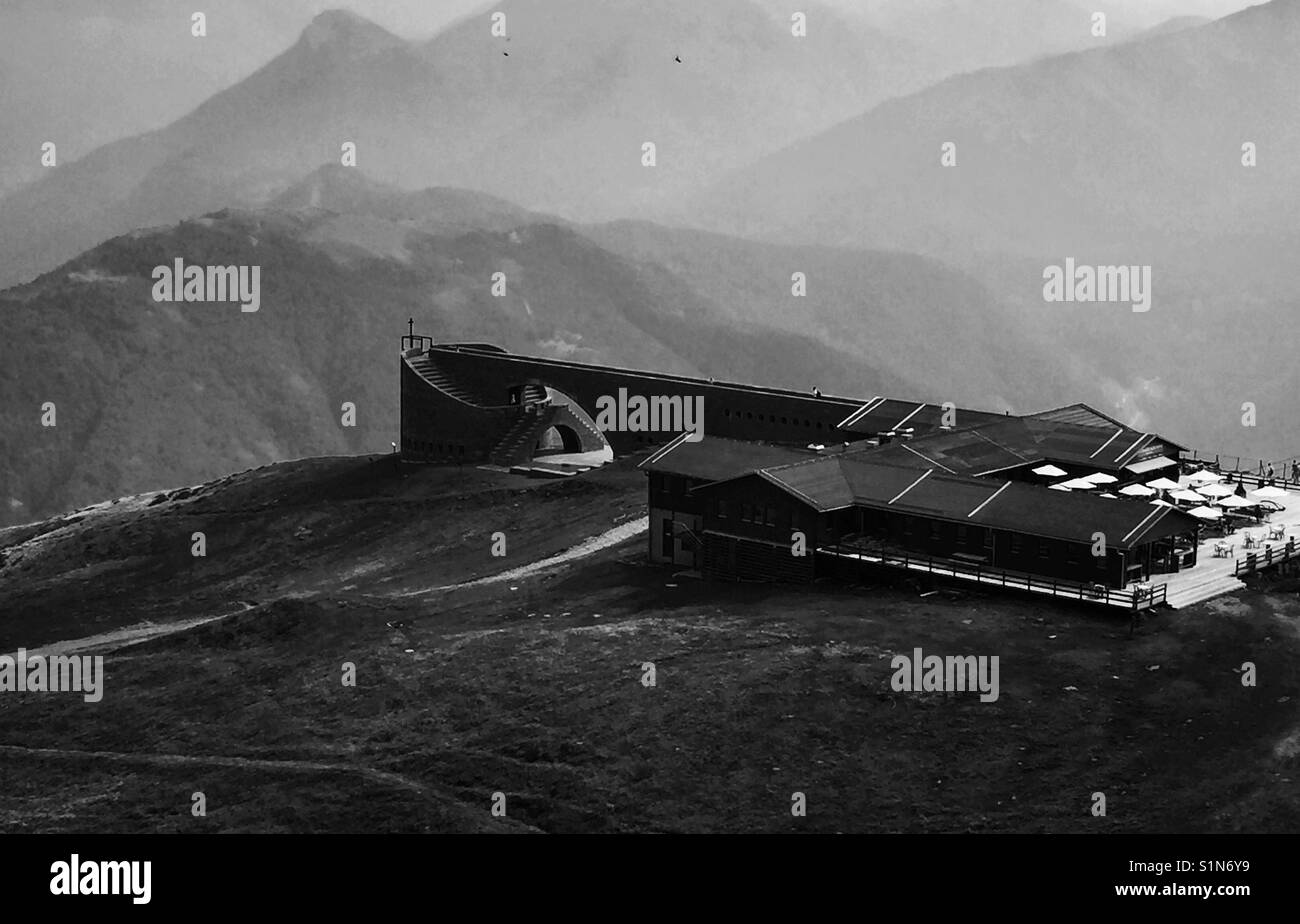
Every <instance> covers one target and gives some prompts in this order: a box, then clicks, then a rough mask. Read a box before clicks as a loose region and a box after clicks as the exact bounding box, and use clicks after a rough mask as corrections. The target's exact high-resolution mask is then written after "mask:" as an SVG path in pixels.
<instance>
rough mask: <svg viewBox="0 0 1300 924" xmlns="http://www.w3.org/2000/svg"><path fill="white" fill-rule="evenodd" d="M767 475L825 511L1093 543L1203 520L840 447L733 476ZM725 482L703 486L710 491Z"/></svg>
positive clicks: (1151, 535)
mask: <svg viewBox="0 0 1300 924" xmlns="http://www.w3.org/2000/svg"><path fill="white" fill-rule="evenodd" d="M746 478H762V479H764V480H765V481H767V482H769V483H771V484H774V485H776V486H777V487H779V488H781V489H782V490H784V491H786V492H787V493H788V494H790V495H791V496H792V497H794V498H797V499H798V500H800V501H801V502H803V503H805V504H807V505H808V506H810V507H812V508H813V509H815V510H818V511H820V512H823V513H824V512H827V511H830V510H837V509H841V508H844V507H849V506H858V507H866V508H869V509H874V510H892V511H897V512H898V513H903V514H910V515H912V516H918V517H927V518H930V519H939V520H948V521H952V522H957V523H969V524H971V525H975V526H986V527H991V528H994V529H1002V530H1007V531H1008V532H1017V533H1022V534H1024V535H1031V536H1041V537H1045V538H1051V539H1063V540H1067V541H1070V542H1082V543H1089V544H1090V543H1092V542H1093V541H1094V540H1093V535H1094V534H1095V533H1098V532H1100V533H1102V534H1103V535H1104V536H1105V537H1106V544H1107V545H1108V546H1110V547H1112V548H1118V549H1127V548H1132V547H1133V546H1136V545H1140V544H1141V543H1143V542H1149V541H1151V540H1152V539H1155V538H1159V537H1162V536H1168V535H1172V534H1174V533H1181V532H1187V531H1190V530H1192V529H1194V528H1195V527H1196V525H1197V520H1196V519H1195V518H1194V517H1192V516H1189V515H1188V514H1186V513H1183V512H1182V511H1179V510H1176V509H1174V508H1171V507H1155V506H1152V505H1151V504H1150V503H1148V502H1147V501H1145V500H1131V499H1129V498H1107V497H1097V496H1094V495H1088V494H1082V493H1075V492H1063V491H1052V490H1049V489H1048V488H1045V487H1042V486H1039V485H1033V484H1027V483H1024V482H1018V481H1001V480H999V479H995V478H975V477H970V476H964V475H953V474H949V473H947V472H943V471H940V470H939V469H936V468H930V469H924V470H918V469H916V468H913V467H904V466H900V465H892V464H888V463H886V462H883V461H881V460H879V459H877V458H876V456H875V454H872V453H849V454H839V455H835V456H831V457H827V458H814V459H810V460H804V461H801V462H796V463H792V464H788V465H781V466H775V467H772V468H765V469H761V470H759V471H757V472H754V473H751V474H746V475H740V476H737V478H734V479H729V482H735V481H739V480H742V479H746ZM725 483H728V482H719V483H715V484H712V485H705V486H703V487H700V488H696V493H701V494H704V495H707V494H708V493H710V492H711V491H713V490H717V489H719V488H720V487H721V485H722V484H725Z"/></svg>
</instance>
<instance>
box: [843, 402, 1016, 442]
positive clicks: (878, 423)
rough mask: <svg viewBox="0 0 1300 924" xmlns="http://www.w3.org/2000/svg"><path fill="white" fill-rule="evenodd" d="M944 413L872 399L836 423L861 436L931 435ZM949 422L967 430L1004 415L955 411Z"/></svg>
mask: <svg viewBox="0 0 1300 924" xmlns="http://www.w3.org/2000/svg"><path fill="white" fill-rule="evenodd" d="M946 412H947V411H946V409H945V408H944V407H943V405H941V404H931V403H929V402H925V401H907V400H903V399H900V398H880V397H876V398H872V399H871V400H870V401H868V402H866V403H865V404H863V405H862V406H861V407H860V408H858V409H857V410H856V411H854V412H853V413H852V414H849V415H848V416H847V417H845V418H844V420H843V421H841V422H840V429H841V430H844V431H846V432H849V433H865V434H867V435H869V436H875V435H876V434H877V433H886V432H889V431H891V430H905V429H907V428H911V429H913V430H914V431H915V432H916V433H918V434H922V433H932V432H937V431H940V430H941V428H942V427H943V424H944V419H945V414H946ZM952 419H953V421H954V422H955V425H956V426H959V427H968V426H975V425H977V424H982V423H991V422H993V421H995V420H1002V419H1004V415H1002V414H994V413H992V412H990V411H973V410H968V409H964V408H956V409H954V412H953V414H952Z"/></svg>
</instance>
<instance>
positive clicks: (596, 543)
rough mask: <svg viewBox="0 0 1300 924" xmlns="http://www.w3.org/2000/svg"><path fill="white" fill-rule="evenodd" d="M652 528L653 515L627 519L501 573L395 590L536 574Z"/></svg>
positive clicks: (415, 594)
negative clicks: (538, 559) (449, 582)
mask: <svg viewBox="0 0 1300 924" xmlns="http://www.w3.org/2000/svg"><path fill="white" fill-rule="evenodd" d="M649 528H650V518H649V517H641V518H640V519H637V520H629V521H628V522H626V523H623V524H620V525H619V526H615V527H614V528H613V529H610V530H606V531H605V532H603V533H601V534H600V535H599V536H592V537H591V538H590V539H584V540H583V541H582V542H580V543H578V544H577V545H575V546H573V547H572V548H569V549H565V550H564V551H563V552H560V553H559V554H558V555H552V556H551V557H550V558H543V559H541V560H540V561H535V562H533V563H532V564H528V565H520V566H519V567H518V568H511V569H510V570H509V571H502V572H501V573H500V574H491V575H488V576H487V577H481V578H475V579H474V580H472V581H461V582H460V583H459V584H443V585H441V586H439V587H425V588H422V589H420V590H408V591H406V592H404V593H400V594H394V596H398V597H418V596H419V595H420V594H430V593H436V592H438V591H442V590H459V589H461V588H465V587H479V586H481V585H483V584H495V583H498V582H500V581H515V580H518V579H519V578H525V577H528V576H529V575H532V574H536V573H537V572H539V571H545V570H546V569H547V568H553V567H555V566H556V565H562V564H564V563H566V562H570V561H576V560H577V559H579V558H585V557H586V556H588V555H592V554H595V553H596V552H599V551H600V550H601V549H607V548H609V547H610V546H615V545H618V544H619V543H620V542H626V541H627V540H628V539H631V538H632V537H633V536H637V535H640V534H641V533H643V532H645V531H646V530H648V529H649Z"/></svg>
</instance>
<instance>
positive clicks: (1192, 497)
mask: <svg viewBox="0 0 1300 924" xmlns="http://www.w3.org/2000/svg"><path fill="white" fill-rule="evenodd" d="M1169 496H1170V497H1172V498H1173V499H1174V500H1180V501H1187V503H1189V504H1199V503H1201V502H1202V501H1204V500H1205V498H1204V497H1202V496H1201V495H1200V494H1197V493H1196V492H1195V491H1188V490H1187V489H1186V488H1184V489H1182V490H1181V491H1170V492H1169Z"/></svg>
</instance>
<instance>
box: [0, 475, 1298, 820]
mask: <svg viewBox="0 0 1300 924" xmlns="http://www.w3.org/2000/svg"><path fill="white" fill-rule="evenodd" d="M643 500H644V479H643V476H642V475H641V474H640V473H639V472H637V471H635V470H633V469H632V468H630V466H628V465H627V464H626V463H620V464H618V465H615V466H614V467H612V468H608V469H603V470H599V471H596V472H592V473H588V474H587V475H584V476H582V477H581V478H579V479H576V480H574V481H569V482H565V483H553V482H530V481H526V480H522V479H519V478H512V477H510V476H502V475H495V474H492V473H487V472H479V471H476V470H472V469H471V470H466V471H464V472H457V471H455V470H452V469H432V468H425V469H422V470H412V471H409V472H408V473H407V474H406V475H405V476H401V475H398V474H396V473H395V472H394V470H393V468H392V467H391V465H390V464H389V462H388V460H386V459H382V458H369V459H367V458H350V459H322V460H315V461H305V462H297V463H287V464H284V465H276V466H271V467H267V468H262V469H259V470H255V471H251V472H247V473H243V474H241V475H236V476H232V477H229V478H226V479H223V480H222V481H221V482H220V483H216V484H211V485H206V486H203V487H202V488H199V489H198V490H196V491H193V492H178V493H172V494H168V495H166V496H161V497H146V498H141V499H139V500H138V501H133V502H122V503H119V504H115V505H114V504H107V505H103V506H102V507H99V508H96V509H94V510H89V511H81V512H80V513H79V514H77V515H76V516H74V517H68V518H62V519H60V520H57V521H51V522H48V523H44V524H41V525H37V526H31V527H24V528H19V529H9V530H4V531H0V555H3V556H4V557H5V563H4V565H3V567H0V612H3V613H4V616H3V619H0V650H6V651H11V650H12V649H14V648H15V647H17V646H19V645H25V646H26V647H28V648H31V649H35V648H37V647H39V646H46V645H51V644H52V643H56V642H59V641H63V642H71V641H72V640H76V639H82V638H84V637H86V636H92V635H93V636H98V637H99V639H100V640H99V641H98V642H92V643H90V645H89V647H86V648H84V649H82V650H83V651H86V652H98V653H100V654H102V655H103V656H104V657H105V664H106V671H107V681H106V684H105V695H104V698H103V700H102V701H101V702H100V703H98V704H95V705H89V704H85V703H84V702H82V700H81V698H80V697H76V696H62V695H58V696H52V695H51V696H47V695H38V694H8V695H6V696H4V697H3V698H0V727H2V728H3V729H4V732H3V733H2V734H0V763H2V764H3V767H4V771H5V779H6V785H5V787H3V790H0V830H5V831H10V832H16V831H64V832H69V831H128V832H145V831H209V832H216V831H285V830H294V831H318V832H323V831H368V832H384V831H472V830H503V831H527V830H541V831H548V832H595V831H672V832H685V831H733V832H736V831H765V832H787V831H823V832H832V831H871V832H891V831H907V832H963V831H981V832H992V831H1014V832H1039V831H1058V832H1066V831H1068V832H1136V831H1147V832H1234V831H1255V832H1262V831H1275V832H1284V831H1290V830H1294V828H1295V826H1296V825H1297V823H1300V816H1297V814H1296V806H1297V805H1300V798H1297V797H1298V796H1300V792H1297V785H1298V784H1297V781H1296V778H1295V773H1294V769H1295V768H1294V763H1295V759H1296V753H1297V751H1296V745H1295V742H1296V739H1297V734H1298V732H1297V718H1296V710H1295V703H1296V702H1297V701H1300V672H1298V671H1297V668H1296V667H1295V665H1296V664H1297V663H1300V661H1298V659H1297V655H1298V654H1300V637H1298V636H1297V633H1296V618H1297V614H1300V604H1298V603H1297V601H1296V598H1295V596H1294V591H1290V592H1285V593H1282V592H1276V593H1274V592H1270V591H1268V589H1267V588H1266V587H1262V588H1257V589H1254V590H1251V591H1248V592H1245V593H1243V594H1241V595H1239V596H1238V597H1232V598H1223V599H1221V600H1219V601H1215V602H1213V603H1211V604H1208V605H1204V606H1201V607H1197V608H1193V609H1190V610H1185V611H1179V612H1178V613H1177V614H1174V615H1169V616H1159V617H1156V618H1155V619H1154V620H1151V621H1148V623H1147V625H1146V626H1145V627H1144V628H1143V629H1142V630H1141V631H1140V633H1139V635H1138V636H1137V637H1136V638H1135V639H1133V640H1128V639H1127V638H1126V635H1127V621H1126V620H1124V618H1123V616H1122V615H1119V616H1114V615H1109V614H1105V613H1101V612H1099V611H1097V610H1095V609H1089V608H1086V607H1083V608H1081V607H1079V606H1078V605H1068V604H1065V603H1060V604H1054V603H1044V601H1042V600H1041V599H1035V600H1032V601H1029V600H1024V601H1022V600H1019V599H1018V598H1014V597H1012V598H1008V597H1004V596H1000V595H987V596H986V595H983V594H968V593H965V592H948V591H945V592H942V593H939V594H932V595H927V596H924V597H922V596H918V593H917V591H918V590H926V588H918V587H914V586H912V587H909V586H904V585H900V586H897V587H887V586H876V587H870V588H867V587H857V588H849V587H832V586H829V585H826V586H818V587H804V588H799V587H768V586H762V585H730V584H708V583H701V582H698V581H693V580H691V579H689V578H684V577H681V576H676V575H673V574H671V572H668V571H664V570H661V569H659V568H657V567H651V566H647V565H645V564H644V561H643V556H644V541H645V537H644V534H641V535H640V536H638V537H636V538H633V539H631V540H629V541H627V542H626V543H624V544H621V545H616V546H613V547H611V548H608V549H606V550H604V551H600V552H597V553H595V554H593V555H591V556H588V557H585V558H582V559H579V560H575V561H573V562H572V563H570V564H568V565H565V566H563V567H559V568H550V569H543V570H541V571H539V572H537V573H535V574H533V575H531V576H529V577H526V578H518V579H510V580H503V581H498V582H495V583H487V584H480V585H477V586H474V587H464V588H459V589H450V590H435V589H433V588H438V587H443V586H445V585H448V584H453V583H456V582H459V581H463V580H466V579H470V578H475V577H483V576H490V575H492V574H494V573H501V572H503V571H504V570H505V569H508V568H516V567H519V566H520V565H524V564H526V563H528V562H534V561H537V560H539V559H542V558H545V557H547V556H550V555H552V554H554V553H555V552H557V551H560V550H562V549H565V548H568V547H570V546H573V545H576V544H577V543H579V542H580V541H581V540H583V539H585V538H587V537H589V536H592V535H596V534H598V533H600V532H602V531H604V530H606V529H609V528H611V527H614V526H618V525H619V524H625V523H627V522H629V521H630V520H632V519H635V518H637V517H639V516H641V515H642V513H643V512H644V508H643V507H642V503H643ZM199 529H201V530H205V531H206V533H207V535H208V537H209V545H208V556H207V557H206V558H205V559H194V558H191V557H190V556H189V554H188V548H189V543H190V535H191V533H192V531H194V530H199ZM497 529H502V530H504V531H505V532H506V533H507V537H508V555H507V556H506V557H505V558H504V559H502V558H492V557H491V556H490V555H489V553H488V550H489V547H490V534H491V532H493V531H494V530H497ZM223 614H230V615H227V616H226V618H224V619H217V620H215V621H212V622H207V623H204V624H201V625H197V626H195V627H193V628H190V629H188V630H184V631H178V632H176V633H175V634H172V635H168V636H165V637H158V638H154V639H153V640H150V641H143V642H141V643H140V644H136V645H130V646H127V647H123V639H122V637H121V636H119V637H118V638H117V639H116V640H113V639H108V640H105V639H104V638H103V634H104V633H108V632H114V631H116V632H123V631H125V632H130V631H131V630H132V629H133V627H134V628H135V629H136V631H137V632H138V631H139V629H140V624H141V623H142V622H143V621H148V622H150V623H153V624H155V625H154V627H153V628H154V629H157V628H158V627H159V626H162V627H165V626H167V625H173V626H175V625H177V624H178V623H182V622H184V623H186V624H189V623H192V622H195V621H197V620H200V619H203V618H205V617H210V616H218V617H220V616H222V615H223ZM146 628H147V627H146ZM916 647H921V648H922V649H923V650H924V651H926V652H927V653H942V654H967V653H971V654H985V655H997V656H999V658H1000V660H1001V670H1000V677H1001V696H1000V698H999V699H998V701H997V702H995V703H988V704H983V703H980V702H979V700H978V698H977V697H974V696H962V695H942V694H927V695H919V696H913V695H908V694H899V693H895V692H894V691H893V690H892V689H891V687H890V684H889V678H890V676H891V673H892V671H891V670H890V668H889V662H890V658H891V657H892V656H893V654H894V653H898V652H903V653H910V652H911V651H912V650H913V649H914V648H916ZM1244 660H1252V661H1254V662H1255V663H1256V665H1257V666H1258V674H1259V678H1260V685H1259V686H1258V687H1256V688H1246V687H1243V686H1242V685H1241V683H1240V681H1239V679H1238V674H1237V673H1236V672H1235V670H1236V669H1237V668H1239V667H1240V665H1241V662H1242V661H1244ZM647 661H651V662H654V664H655V666H656V673H657V676H656V686H654V687H653V688H647V687H645V686H643V685H642V684H641V682H640V680H641V677H642V670H643V665H644V663H645V662H647ZM344 662H351V663H352V664H354V665H356V668H357V685H356V686H355V687H344V686H343V685H342V683H341V679H340V678H341V676H342V665H343V663H344ZM88 710H94V712H93V714H89V713H88ZM88 716H89V718H90V719H91V720H88ZM196 791H202V792H204V793H205V795H206V797H207V806H208V814H207V817H205V818H194V817H192V816H191V814H190V805H191V801H190V800H191V795H192V793H194V792H196ZM1097 791H1102V792H1104V793H1106V795H1107V805H1108V809H1107V814H1106V817H1104V818H1095V817H1093V816H1092V815H1091V814H1090V812H1089V806H1090V804H1091V797H1092V793H1094V792H1097ZM494 792H503V793H505V794H506V798H507V803H506V805H507V816H506V817H505V818H504V819H494V818H492V817H491V815H490V813H489V808H490V805H491V796H492V793H494ZM794 792H802V793H804V794H805V796H806V798H807V804H808V816H807V818H804V819H798V818H794V817H792V816H791V813H790V804H791V801H790V800H791V794H792V793H794Z"/></svg>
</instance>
